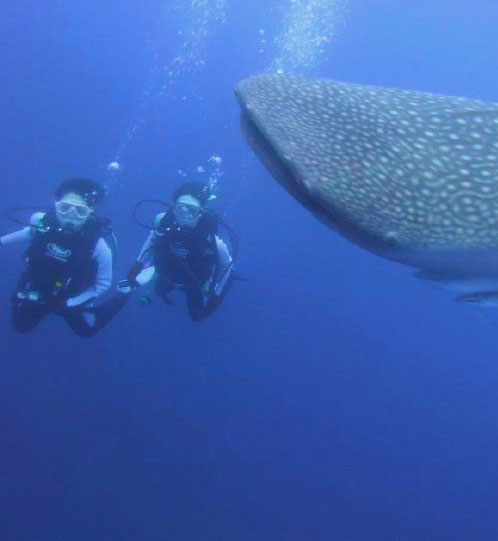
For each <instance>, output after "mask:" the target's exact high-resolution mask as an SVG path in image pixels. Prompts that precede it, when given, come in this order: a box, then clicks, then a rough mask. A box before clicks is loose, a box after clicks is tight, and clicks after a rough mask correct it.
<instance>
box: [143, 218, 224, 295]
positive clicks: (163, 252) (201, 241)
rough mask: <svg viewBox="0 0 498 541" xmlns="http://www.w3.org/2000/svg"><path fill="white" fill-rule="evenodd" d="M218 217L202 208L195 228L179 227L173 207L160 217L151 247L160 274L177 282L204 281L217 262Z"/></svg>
mask: <svg viewBox="0 0 498 541" xmlns="http://www.w3.org/2000/svg"><path fill="white" fill-rule="evenodd" d="M216 231H217V218H216V216H215V215H213V214H210V213H208V212H205V213H204V214H203V215H202V216H201V218H200V219H199V222H198V223H197V226H196V227H195V228H194V229H189V228H185V227H180V226H179V225H178V224H177V223H176V220H175V216H174V213H173V211H172V210H170V211H168V212H167V213H166V214H165V215H164V216H163V218H162V219H161V220H160V222H159V225H158V227H157V229H156V238H155V241H154V244H153V248H152V254H153V260H154V265H155V267H156V270H157V272H158V274H159V276H161V277H164V278H166V279H167V280H169V281H171V282H173V283H175V284H177V285H179V284H186V283H192V282H194V283H199V284H201V283H204V282H205V281H206V280H208V279H209V277H210V276H211V275H212V273H213V269H214V268H215V267H216V265H217V264H218V250H217V245H216Z"/></svg>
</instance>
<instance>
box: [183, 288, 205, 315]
mask: <svg viewBox="0 0 498 541" xmlns="http://www.w3.org/2000/svg"><path fill="white" fill-rule="evenodd" d="M185 298H186V300H187V307H188V311H189V314H190V317H191V318H192V320H193V321H202V320H203V319H204V318H205V317H206V315H207V314H206V313H205V305H204V302H205V301H204V294H203V292H202V289H201V288H200V287H199V285H197V284H187V285H185Z"/></svg>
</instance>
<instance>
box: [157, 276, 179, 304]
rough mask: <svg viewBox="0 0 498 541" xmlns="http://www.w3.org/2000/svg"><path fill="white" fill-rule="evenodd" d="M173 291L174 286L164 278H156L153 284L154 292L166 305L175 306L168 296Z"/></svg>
mask: <svg viewBox="0 0 498 541" xmlns="http://www.w3.org/2000/svg"><path fill="white" fill-rule="evenodd" d="M174 289H175V284H174V283H173V282H171V281H170V280H168V279H167V278H166V277H164V276H157V278H156V281H155V284H154V292H155V294H156V295H157V296H158V297H161V299H162V300H163V301H164V302H165V303H166V304H175V303H174V302H173V301H172V300H171V299H170V298H169V297H168V295H169V294H170V293H171V292H172V291H173V290H174Z"/></svg>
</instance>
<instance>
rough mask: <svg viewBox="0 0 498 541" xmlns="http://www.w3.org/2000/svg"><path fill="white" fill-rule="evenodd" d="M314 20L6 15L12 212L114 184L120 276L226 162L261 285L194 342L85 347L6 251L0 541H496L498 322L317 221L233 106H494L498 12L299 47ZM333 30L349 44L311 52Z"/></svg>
mask: <svg viewBox="0 0 498 541" xmlns="http://www.w3.org/2000/svg"><path fill="white" fill-rule="evenodd" d="M303 4H305V3H304V2H302V1H301V0H297V2H291V1H288V0H278V1H275V2H273V1H272V2H268V1H267V0H253V1H252V2H248V3H245V2H235V0H227V1H226V2H223V1H220V0H218V1H216V0H197V2H193V3H192V2H187V1H186V0H184V1H182V2H180V1H178V2H173V1H166V0H142V1H141V2H137V1H133V0H119V1H118V0H108V1H106V2H102V1H101V0H100V1H97V0H59V1H58V2H50V3H48V2H47V3H40V2H35V1H34V0H19V1H18V2H9V3H8V4H5V5H4V6H3V7H2V17H1V19H0V65H1V72H2V84H1V85H0V104H1V105H0V112H1V119H2V121H1V123H0V141H1V146H0V175H1V182H2V192H1V193H2V204H1V206H2V207H3V208H5V209H6V208H7V207H9V206H12V205H16V206H20V205H47V204H50V202H51V201H52V192H53V190H54V188H55V186H56V185H57V184H58V183H59V182H60V181H61V180H62V179H63V178H64V177H65V176H73V175H85V176H89V177H90V178H95V179H97V180H100V181H102V182H106V183H107V184H108V186H109V194H108V198H107V201H106V203H105V204H104V206H103V208H102V214H104V215H108V216H109V217H110V218H112V220H113V224H114V228H115V231H116V233H117V234H118V236H119V240H120V253H119V261H118V266H117V277H121V276H123V275H124V274H125V272H126V270H127V269H128V267H129V266H130V264H131V262H132V261H133V260H134V258H135V257H136V255H137V253H138V250H139V248H140V246H141V243H142V242H143V240H144V237H145V235H146V232H145V231H144V230H142V229H140V228H139V227H137V226H136V225H135V223H134V222H133V220H132V217H131V211H132V208H133V205H134V203H135V202H136V201H138V200H139V199H141V198H144V197H154V198H155V197H160V198H166V197H169V193H170V192H171V190H172V189H173V187H174V186H176V185H178V184H179V183H180V182H181V181H183V180H184V179H185V177H184V176H182V173H180V172H179V171H182V172H183V174H184V175H187V177H188V178H193V179H194V180H201V179H204V180H207V179H208V177H209V174H210V173H211V172H212V166H211V165H210V163H209V162H208V160H209V158H210V157H212V156H220V157H222V159H223V162H222V167H223V173H224V174H223V176H222V177H221V179H220V180H219V182H218V196H219V197H218V203H217V204H216V209H217V210H218V212H220V213H221V214H223V215H224V216H225V217H226V219H227V220H228V221H229V222H230V224H231V225H232V227H233V228H234V229H235V230H236V231H237V234H238V237H239V242H240V246H241V251H240V258H239V260H238V269H239V271H240V272H241V273H242V274H244V275H246V276H248V277H249V278H250V282H248V283H237V284H235V286H234V287H233V289H232V290H231V292H230V294H229V296H228V297H227V299H226V302H225V303H224V304H223V306H222V307H221V308H220V310H219V311H218V312H217V313H216V314H215V315H213V317H211V318H209V319H208V320H206V321H205V322H203V323H201V324H194V323H192V322H191V321H190V320H189V318H188V315H187V311H186V308H185V306H184V304H183V301H182V300H181V299H179V302H178V304H177V305H176V306H173V307H171V306H165V305H163V304H162V303H158V302H155V303H154V304H153V305H151V306H149V307H140V306H139V305H138V303H137V302H135V301H132V302H130V303H129V304H128V305H127V306H126V307H125V309H124V310H123V312H122V313H121V314H120V315H119V317H118V318H117V319H116V320H115V321H113V322H112V323H111V325H110V326H109V327H108V328H107V329H105V330H104V331H103V332H102V333H101V334H100V335H98V336H97V337H95V338H94V339H91V340H86V341H85V340H82V339H79V338H78V337H76V336H74V335H73V334H72V333H71V332H70V331H69V330H68V329H67V328H66V326H65V325H64V323H63V322H62V321H60V320H58V319H56V318H54V317H51V318H50V317H49V318H47V319H46V320H45V321H43V322H42V324H41V325H40V327H39V328H38V329H37V330H36V331H35V332H33V333H32V334H30V335H27V336H19V335H16V334H15V333H14V332H13V331H12V330H11V329H10V325H9V321H8V317H9V297H10V294H11V292H12V290H13V288H14V285H15V281H16V277H17V275H18V272H19V270H20V257H21V254H22V248H21V247H17V246H9V247H5V248H2V249H1V257H2V269H3V273H4V274H3V280H2V282H1V284H0V296H1V299H2V301H3V303H2V304H3V309H2V313H3V316H2V321H3V323H2V327H1V333H2V335H1V341H0V344H1V348H2V349H1V363H0V412H1V414H0V428H1V431H0V539H2V540H5V541H17V540H22V541H24V540H30V541H31V540H33V541H55V540H61V541H66V540H69V541H86V540H92V541H97V540H99V541H100V540H106V541H111V540H116V541H117V540H119V541H125V540H126V541H127V540H133V541H137V540H144V541H149V540H150V541H155V540H158V541H163V540H175V541H176V540H213V541H218V540H227V541H235V540H237V541H238V540H251V541H252V540H271V541H276V540H286V541H287V540H303V541H308V540H313V541H314V540H348V541H350V540H368V541H370V540H382V541H388V540H393V541H394V540H402V541H408V540H417V541H419V540H424V541H425V540H438V541H441V540H451V541H457V540H466V541H467V540H495V539H497V538H498V518H497V515H496V508H497V505H498V496H497V493H496V487H497V486H498V485H497V484H498V455H497V453H496V449H497V447H498V393H497V388H498V340H497V329H498V316H497V315H496V313H493V312H483V311H478V310H477V309H475V308H472V307H462V306H461V305H456V304H455V303H454V301H453V300H452V298H451V296H449V295H446V294H444V293H442V292H440V291H437V290H435V289H431V288H430V287H429V286H427V285H424V284H422V283H420V282H418V281H416V280H415V279H413V278H412V276H411V271H410V269H409V268H407V267H403V266H400V265H396V264H393V263H390V262H387V261H384V260H381V259H378V258H376V257H374V256H373V255H371V254H369V253H366V252H364V251H362V250H361V249H359V248H358V247H356V246H354V245H352V244H350V243H348V242H347V241H345V240H344V239H342V238H340V237H338V236H336V235H335V234H334V233H333V232H332V231H330V230H328V229H327V228H326V227H325V226H323V225H322V224H320V223H318V222H317V221H316V220H315V219H314V218H313V217H312V216H311V215H310V214H309V213H308V212H307V211H306V210H305V209H303V208H302V207H300V206H299V205H298V204H297V203H296V202H295V201H294V200H292V199H291V198H290V197H289V195H288V194H287V193H286V192H285V191H284V190H282V189H281V188H280V187H279V186H278V185H277V184H276V182H274V181H273V179H272V178H271V177H270V176H269V175H268V174H267V173H266V171H265V170H264V169H263V167H262V166H261V165H260V163H259V162H258V161H257V160H256V158H254V157H253V156H252V154H251V152H250V150H249V148H248V147H247V145H246V144H245V142H244V140H243V137H242V135H241V133H240V130H239V126H238V122H239V121H238V105H237V103H236V100H235V99H234V96H233V89H234V86H235V84H236V83H237V81H239V80H240V79H241V78H243V77H245V76H248V75H251V74H255V73H259V72H262V71H265V70H268V69H270V70H276V69H284V71H287V72H290V73H304V74H307V75H323V76H327V77H331V78H335V79H341V80H345V81H350V82H357V83H365V84H376V85H381V86H395V87H400V88H408V89H417V90H425V91H430V92H437V93H443V94H453V95H462V96H467V97H472V98H480V99H487V100H491V101H498V92H497V83H498V75H497V72H496V50H497V45H498V43H497V42H498V38H497V33H496V23H497V22H498V5H497V4H496V2H495V1H494V0H493V1H491V0H481V1H480V2H477V3H472V2H462V1H461V0H456V1H454V2H448V0H430V1H429V0H418V1H417V2H408V1H406V0H350V1H349V2H348V3H347V4H346V3H345V2H333V1H331V0H320V1H313V2H309V5H310V7H311V9H313V10H316V13H318V15H319V17H317V18H315V19H313V18H312V19H311V27H310V26H309V25H308V27H306V25H305V26H302V22H303V16H302V15H300V16H298V17H297V19H295V21H294V23H295V27H294V29H293V27H292V25H290V23H289V20H291V19H292V14H293V13H294V14H295V13H296V12H295V11H293V10H296V9H297V8H299V6H301V7H302V5H303ZM296 6H297V7H296ZM320 10H321V11H320ZM324 14H326V15H327V17H325V16H324ZM298 15H299V14H298ZM296 21H297V22H296ZM300 24H301V26H300ZM296 25H297V31H296V30H295V28H296ZM315 30H316V32H315ZM261 31H263V32H261ZM189 32H190V34H189ZM286 32H287V34H286ZM288 32H291V36H293V38H294V41H292V40H291V41H288V42H287V45H289V43H290V44H291V45H292V47H294V48H292V47H291V49H290V52H289V50H287V53H286V52H285V48H282V47H283V46H282V43H283V41H285V39H284V38H285V36H286V35H288ZM314 32H315V33H316V34H317V35H318V36H319V37H328V38H330V39H329V40H328V42H323V43H322V44H321V45H320V46H319V47H315V46H313V47H312V46H311V45H310V43H309V42H306V40H304V41H303V40H301V41H299V39H298V38H299V37H301V38H302V36H306V35H314ZM310 33H311V34H310ZM186 35H187V36H190V38H189V39H186V37H185V36H186ZM194 38H195V39H194ZM296 40H297V42H296ZM297 52H300V53H307V56H306V55H305V54H303V55H302V56H299V55H298V54H297ZM178 57H180V60H175V59H177V58H178ZM115 160H118V161H119V163H120V165H121V169H120V171H117V172H116V171H114V172H112V171H110V172H109V171H108V170H107V165H108V164H109V163H110V162H113V161H115ZM198 167H202V168H204V169H205V173H199V172H197V168H198ZM0 226H1V231H2V232H6V231H10V230H12V228H13V227H14V226H13V224H11V223H10V222H8V221H7V220H6V219H5V218H2V219H1V221H0Z"/></svg>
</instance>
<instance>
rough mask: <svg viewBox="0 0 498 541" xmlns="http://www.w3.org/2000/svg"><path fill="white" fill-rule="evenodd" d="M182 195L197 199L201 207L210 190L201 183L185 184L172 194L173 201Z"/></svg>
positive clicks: (206, 199) (205, 201)
mask: <svg viewBox="0 0 498 541" xmlns="http://www.w3.org/2000/svg"><path fill="white" fill-rule="evenodd" d="M182 195H190V196H192V197H195V199H198V200H199V201H200V203H201V205H205V204H206V203H207V201H208V199H209V196H210V195H211V190H210V188H209V186H208V185H207V184H203V183H202V182H185V184H182V185H181V186H178V188H177V189H176V190H175V191H174V192H173V201H176V200H177V199H178V198H179V197H181V196H182Z"/></svg>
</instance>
